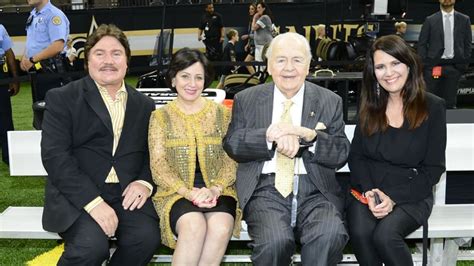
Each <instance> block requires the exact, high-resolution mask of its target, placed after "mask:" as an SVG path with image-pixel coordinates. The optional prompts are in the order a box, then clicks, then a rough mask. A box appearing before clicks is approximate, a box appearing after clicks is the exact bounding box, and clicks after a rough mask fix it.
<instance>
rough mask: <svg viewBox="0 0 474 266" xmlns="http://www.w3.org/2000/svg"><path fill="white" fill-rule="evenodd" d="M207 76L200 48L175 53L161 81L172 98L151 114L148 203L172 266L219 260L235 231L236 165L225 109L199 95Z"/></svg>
mask: <svg viewBox="0 0 474 266" xmlns="http://www.w3.org/2000/svg"><path fill="white" fill-rule="evenodd" d="M212 76H213V74H212V66H210V63H209V61H208V60H207V58H206V57H205V56H204V55H203V54H202V53H201V52H199V51H198V50H193V49H189V48H183V49H180V50H179V51H177V52H176V53H175V55H174V56H173V58H172V60H171V63H170V67H169V70H168V73H167V81H168V82H169V85H170V88H171V89H172V90H173V91H174V92H177V94H178V97H177V98H176V99H175V100H174V101H172V102H170V103H168V104H167V105H166V106H164V107H162V108H160V109H158V110H156V111H155V112H153V114H152V116H151V118H150V129H149V134H148V143H149V147H150V165H151V172H152V175H153V180H154V181H155V183H156V185H157V186H158V191H157V192H156V194H155V196H153V202H154V204H155V209H156V212H157V213H158V215H159V217H160V220H161V238H162V242H163V244H164V245H166V246H168V247H170V248H173V249H175V251H174V253H173V261H172V264H173V265H216V266H217V265H220V262H221V260H222V257H223V256H224V253H225V250H226V247H227V244H228V242H229V240H230V237H231V236H232V232H233V233H234V236H236V237H238V236H239V234H240V224H241V216H242V215H241V211H240V209H239V207H238V201H237V195H236V192H235V186H234V182H235V171H236V163H235V162H234V161H233V160H232V159H231V158H229V156H227V155H226V153H225V152H224V150H223V148H222V139H223V138H224V136H225V133H226V132H227V127H228V125H229V121H230V112H229V111H228V110H227V108H226V107H225V106H223V105H221V104H217V103H215V102H213V101H212V100H209V99H206V98H204V97H202V96H201V93H202V91H203V89H204V88H207V86H209V84H210V83H211V82H212V80H213V77H212ZM175 236H176V237H177V241H176V240H175V239H176V238H175Z"/></svg>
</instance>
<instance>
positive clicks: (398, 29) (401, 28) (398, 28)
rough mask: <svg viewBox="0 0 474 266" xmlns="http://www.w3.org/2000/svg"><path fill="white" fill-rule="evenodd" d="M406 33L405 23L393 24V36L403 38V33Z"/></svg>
mask: <svg viewBox="0 0 474 266" xmlns="http://www.w3.org/2000/svg"><path fill="white" fill-rule="evenodd" d="M406 32H407V24H406V22H405V21H399V22H395V34H396V35H398V36H400V37H402V39H403V38H404V37H405V33H406Z"/></svg>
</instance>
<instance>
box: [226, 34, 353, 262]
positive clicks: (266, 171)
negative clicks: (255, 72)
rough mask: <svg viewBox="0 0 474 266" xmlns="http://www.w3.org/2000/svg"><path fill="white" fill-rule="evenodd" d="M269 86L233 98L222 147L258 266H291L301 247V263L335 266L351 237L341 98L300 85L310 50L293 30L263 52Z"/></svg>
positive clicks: (301, 37) (306, 43) (329, 92)
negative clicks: (233, 168) (343, 184)
mask: <svg viewBox="0 0 474 266" xmlns="http://www.w3.org/2000/svg"><path fill="white" fill-rule="evenodd" d="M267 58H268V71H269V73H270V74H271V75H272V77H273V81H274V83H268V84H263V85H259V86H255V87H252V88H249V89H247V90H244V91H242V92H240V93H238V94H237V95H236V96H235V97H234V106H233V114H232V121H231V124H230V126H229V130H228V132H227V135H226V137H225V139H224V149H225V150H226V152H227V153H228V154H229V156H230V157H232V158H233V159H234V160H236V161H237V162H238V163H239V166H238V170H237V181H236V185H237V193H238V196H239V201H240V207H241V208H242V210H244V219H245V220H246V222H247V225H248V232H249V234H250V236H251V238H252V239H253V242H252V244H251V246H252V249H253V254H252V261H253V262H254V263H255V265H265V266H267V265H288V264H289V263H290V259H291V256H292V255H293V253H294V252H295V246H296V243H300V244H301V246H302V247H301V260H302V263H303V265H324V266H327V265H336V264H337V263H338V262H339V261H340V260H341V258H342V250H343V248H344V246H345V244H346V242H347V240H348V236H347V233H346V230H345V227H344V224H343V217H342V212H343V200H342V196H343V192H342V191H341V188H340V187H339V184H338V182H337V181H336V178H335V170H336V169H337V168H338V167H341V166H342V165H344V163H345V161H346V158H347V155H348V153H349V141H348V139H347V137H346V135H345V133H344V121H343V119H342V102H341V98H340V97H339V96H337V95H336V94H334V93H332V92H331V91H329V90H326V89H324V88H322V87H319V86H316V85H314V84H312V83H308V82H305V78H306V76H307V75H308V73H309V64H310V60H311V51H310V47H309V44H308V42H307V40H306V39H305V38H304V37H303V36H301V35H299V34H297V33H285V34H280V35H278V36H277V37H276V38H275V39H273V41H272V42H271V44H270V47H269V48H268V51H267Z"/></svg>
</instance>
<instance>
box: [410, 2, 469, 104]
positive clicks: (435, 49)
mask: <svg viewBox="0 0 474 266" xmlns="http://www.w3.org/2000/svg"><path fill="white" fill-rule="evenodd" d="M439 3H440V9H441V10H440V11H438V12H436V13H434V14H432V15H431V16H428V17H427V18H426V20H425V22H424V23H423V26H422V27H421V32H420V36H419V38H418V44H417V45H418V48H417V51H418V54H419V55H420V56H421V59H422V60H423V64H424V72H423V74H424V77H425V82H426V88H427V89H428V91H429V92H432V93H433V94H435V95H437V96H439V97H441V98H443V99H445V100H446V107H447V108H448V109H455V108H456V107H457V106H456V105H457V92H458V87H459V79H460V78H461V75H462V74H463V73H464V72H465V71H466V70H467V68H468V66H469V60H470V59H471V53H472V31H471V20H470V18H469V16H467V15H465V14H462V13H460V12H458V11H455V10H454V4H455V3H456V0H439ZM441 26H442V27H441Z"/></svg>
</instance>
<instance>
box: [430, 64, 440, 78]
mask: <svg viewBox="0 0 474 266" xmlns="http://www.w3.org/2000/svg"><path fill="white" fill-rule="evenodd" d="M442 73H443V68H442V67H441V66H435V67H433V70H432V71H431V75H432V76H433V78H435V79H437V78H439V77H441V74H442Z"/></svg>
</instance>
